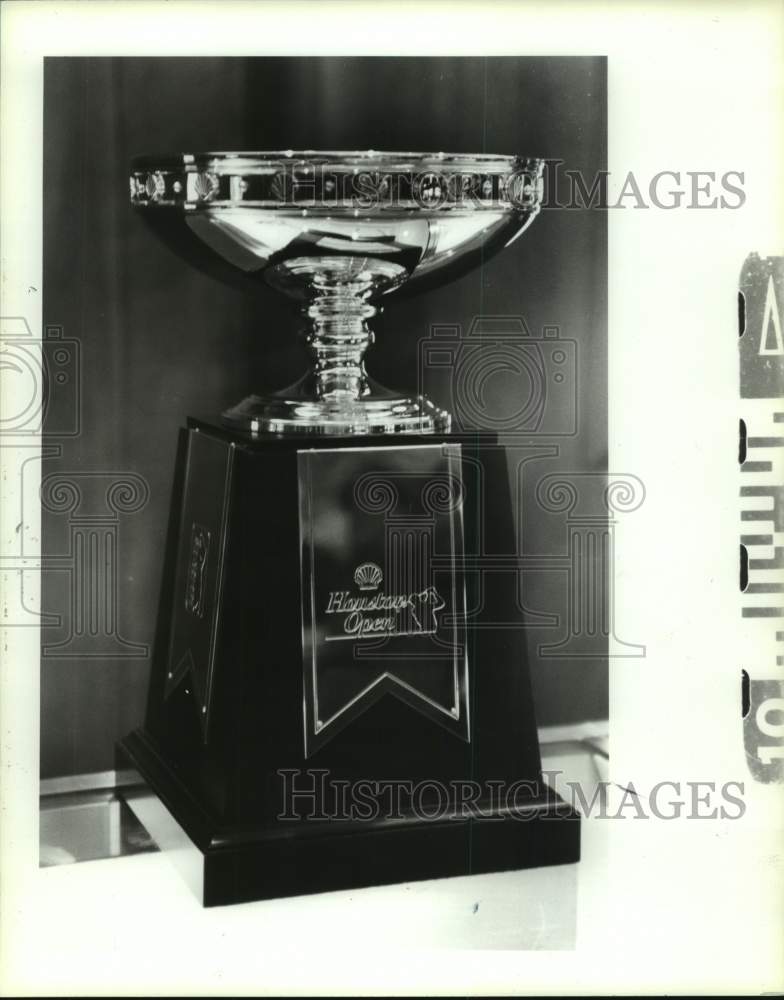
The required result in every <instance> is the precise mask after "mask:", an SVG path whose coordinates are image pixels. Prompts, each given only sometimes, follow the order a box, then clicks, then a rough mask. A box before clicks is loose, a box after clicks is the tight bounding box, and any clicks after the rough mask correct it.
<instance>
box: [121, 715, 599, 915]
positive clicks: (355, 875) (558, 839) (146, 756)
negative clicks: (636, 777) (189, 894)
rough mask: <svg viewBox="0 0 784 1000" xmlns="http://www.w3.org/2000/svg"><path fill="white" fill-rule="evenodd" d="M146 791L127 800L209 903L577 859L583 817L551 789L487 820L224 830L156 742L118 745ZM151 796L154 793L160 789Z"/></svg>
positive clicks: (130, 740)
mask: <svg viewBox="0 0 784 1000" xmlns="http://www.w3.org/2000/svg"><path fill="white" fill-rule="evenodd" d="M118 751H119V757H120V762H121V763H122V766H124V767H127V766H128V765H129V764H130V765H131V766H133V767H135V768H136V769H137V770H138V772H139V774H140V775H141V776H142V777H143V778H144V780H145V781H146V783H147V785H148V788H149V789H150V790H149V791H146V792H139V791H138V790H133V791H132V792H130V793H129V795H128V798H127V801H128V804H129V806H130V807H131V809H132V810H133V811H134V813H135V814H136V816H137V818H138V819H139V820H140V821H141V822H142V823H143V824H144V826H145V827H146V828H147V830H148V832H149V833H150V835H151V836H152V838H153V839H154V840H155V841H156V843H157V844H158V846H159V847H160V848H161V850H163V851H164V852H167V853H169V855H170V857H171V860H172V861H173V862H174V864H175V865H176V866H177V867H178V868H179V869H180V872H181V874H182V875H183V876H184V877H185V879H186V881H187V882H188V883H189V884H190V886H191V888H192V889H193V891H194V893H195V894H196V896H197V898H198V899H199V901H200V902H201V903H202V904H203V905H204V906H221V905H225V904H229V903H239V902H248V901H251V900H257V899H270V898H275V897H281V896H296V895H302V894H306V893H317V892H330V891H335V890H341V889H356V888H360V887H364V886H374V885H388V884H393V883H400V882H413V881H420V880H424V879H438V878H449V877H454V876H461V875H475V874H481V873H486V872H496V871H509V870H513V869H521V868H531V867H537V866H542V865H559V864H569V863H573V862H576V861H579V859H580V818H579V815H578V814H577V813H576V812H575V811H574V810H573V809H572V808H571V807H570V806H568V805H567V804H566V803H565V802H564V801H563V800H562V799H560V798H559V796H558V795H556V793H555V792H553V791H552V790H551V789H549V788H547V786H546V785H544V784H543V783H541V784H540V785H539V789H538V793H537V794H534V795H532V796H531V797H530V798H529V799H527V800H526V801H525V802H524V803H523V804H519V805H517V806H516V807H515V809H514V810H513V811H505V812H500V811H497V812H495V814H494V815H492V816H486V815H483V816H482V817H481V818H471V817H467V818H451V817H444V818H439V819H433V820H428V819H422V818H405V819H399V818H395V819H392V820H384V819H382V820H377V821H373V822H360V821H342V820H341V821H338V820H314V821H308V820H298V821H278V822H270V823H268V824H266V825H260V826H250V827H240V826H235V827H224V826H221V825H220V824H219V822H217V821H216V820H215V819H214V818H213V817H211V816H210V815H209V814H208V813H207V812H205V811H204V809H203V807H202V806H201V805H200V803H198V802H197V801H196V800H195V799H194V797H193V796H192V795H191V793H190V792H189V791H188V789H187V787H186V786H185V785H184V784H183V783H182V782H181V781H180V780H179V778H178V776H177V775H176V773H175V772H174V771H173V770H172V769H171V767H170V766H169V765H168V764H167V762H166V760H165V759H164V757H163V756H162V755H161V753H160V752H159V750H158V748H157V747H156V745H155V743H154V741H153V740H152V739H151V737H150V736H149V735H148V734H147V733H145V732H144V730H136V731H135V732H133V733H131V734H130V736H128V737H127V738H126V739H125V740H123V741H122V742H121V743H120V744H119V747H118ZM153 789H154V791H153Z"/></svg>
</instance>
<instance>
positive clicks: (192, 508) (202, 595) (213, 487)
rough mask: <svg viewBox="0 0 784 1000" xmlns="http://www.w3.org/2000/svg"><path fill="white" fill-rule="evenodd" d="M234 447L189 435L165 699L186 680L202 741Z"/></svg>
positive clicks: (208, 702) (207, 718) (206, 721)
mask: <svg viewBox="0 0 784 1000" xmlns="http://www.w3.org/2000/svg"><path fill="white" fill-rule="evenodd" d="M233 455H234V448H233V446H232V445H229V444H227V443H226V442H225V441H221V440H220V439H219V438H214V437H211V436H210V435H208V434H201V433H199V432H197V431H191V432H190V436H189V440H188V457H187V465H186V473H185V492H184V496H183V504H182V515H181V516H182V521H181V525H180V538H179V546H178V550H177V569H176V578H175V589H174V595H175V596H174V607H173V608H172V626H171V638H170V645H169V662H168V668H167V673H166V684H165V687H164V697H165V698H168V697H170V696H171V695H172V693H173V692H174V691H175V689H176V688H177V687H179V685H180V684H181V683H183V682H184V681H185V679H186V678H187V679H188V685H187V686H188V689H189V690H190V691H191V693H192V695H193V698H194V699H195V702H196V710H197V712H198V715H199V721H200V723H201V729H202V737H203V739H204V741H205V742H206V741H207V734H208V728H209V722H210V708H211V695H212V680H213V668H214V663H215V650H216V645H217V641H218V630H219V627H220V601H221V591H222V586H223V550H224V546H225V540H226V531H227V527H228V519H229V506H230V504H229V497H230V490H231V474H232V461H233Z"/></svg>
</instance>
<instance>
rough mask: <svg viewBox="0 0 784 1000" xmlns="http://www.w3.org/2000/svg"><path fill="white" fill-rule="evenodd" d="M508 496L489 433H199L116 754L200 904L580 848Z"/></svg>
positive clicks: (197, 423)
mask: <svg viewBox="0 0 784 1000" xmlns="http://www.w3.org/2000/svg"><path fill="white" fill-rule="evenodd" d="M510 501H511V498H510V491H509V470H508V462H507V456H506V453H505V450H504V448H502V447H500V446H499V445H498V443H497V442H495V441H493V440H483V441H481V442H477V441H476V440H475V439H472V438H471V436H469V435H465V436H459V435H451V434H443V435H436V434H431V435H421V436H419V437H417V436H414V435H409V436H406V437H405V440H404V441H398V440H396V439H395V438H394V437H385V436H382V435H379V436H376V437H371V436H364V437H363V436H345V437H336V436H332V437H308V436H300V437H298V436H293V435H291V436H290V435H286V434H283V435H279V436H273V435H266V436H265V435H259V436H257V437H253V436H252V435H249V434H245V435H242V434H239V433H238V432H236V431H230V430H227V429H226V428H225V427H222V426H219V425H217V424H216V423H214V422H212V421H201V420H191V421H190V422H189V427H188V429H187V430H186V431H184V432H183V435H182V440H181V448H180V452H179V461H178V466H177V474H176V485H175V487H174V497H173V504H172V517H171V522H170V528H169V543H168V546H167V553H166V560H165V565H164V573H163V585H162V593H161V603H160V611H159V620H158V629H157V634H156V640H155V647H154V656H153V663H152V670H151V678H150V691H149V698H148V704H147V714H146V718H145V724H144V728H143V729H140V730H136V731H135V732H134V733H132V734H131V735H130V736H128V737H127V738H126V739H125V740H124V741H123V742H122V743H121V744H120V750H121V752H122V753H123V754H124V755H126V756H127V757H129V758H130V763H131V764H132V766H133V767H135V768H136V770H138V771H139V773H140V774H141V776H142V777H143V778H144V779H145V781H146V782H147V785H148V787H149V789H150V794H149V795H145V796H141V797H136V800H135V801H132V802H131V803H130V804H131V805H132V807H133V808H134V810H135V811H136V813H137V815H138V816H139V818H140V819H141V821H142V822H143V823H144V825H145V826H147V828H148V830H149V832H150V833H151V835H152V836H153V838H154V839H155V840H156V841H157V842H158V844H159V846H161V847H162V848H164V849H167V848H168V847H171V848H172V850H171V856H172V859H173V860H174V861H175V862H177V863H178V864H180V866H181V868H182V869H183V870H184V871H185V873H186V875H187V876H188V880H189V881H190V882H191V884H192V885H194V888H195V889H196V892H197V895H198V897H199V898H200V899H201V900H202V902H203V903H204V904H205V905H217V904H223V903H232V902H242V901H248V900H251V899H261V898H267V897H272V896H285V895H293V894H297V893H306V892H324V891H328V890H336V889H347V888H354V887H358V886H368V885H379V884H385V883H393V882H401V881H405V882H407V881H414V880H420V879H433V878H444V877H447V876H456V875H468V874H471V873H475V872H476V873H478V872H489V871H499V870H507V869H513V868H529V867H534V866H538V865H551V864H564V863H569V862H574V861H577V860H578V858H579V849H580V820H579V816H578V815H577V814H576V813H575V811H574V810H573V809H571V808H569V807H567V806H565V805H564V803H563V802H561V801H560V800H559V799H558V798H557V796H556V795H555V794H554V793H553V792H551V791H550V790H548V789H547V787H546V786H545V785H544V783H543V781H542V774H541V758H540V754H539V745H538V739H537V731H536V723H535V719H534V712H533V699H532V695H531V687H530V681H529V676H528V667H527V651H526V642H525V631H524V624H525V623H524V622H523V621H522V618H521V612H520V606H519V603H518V586H519V580H518V576H519V570H518V568H517V564H516V560H515V552H516V540H515V530H514V519H513V516H512V506H511V502H510ZM499 557H500V558H499ZM392 796H394V798H392Z"/></svg>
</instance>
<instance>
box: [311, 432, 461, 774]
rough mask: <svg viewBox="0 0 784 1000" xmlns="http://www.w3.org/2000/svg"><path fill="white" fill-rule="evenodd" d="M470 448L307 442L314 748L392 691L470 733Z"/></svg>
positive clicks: (458, 731) (451, 727)
mask: <svg viewBox="0 0 784 1000" xmlns="http://www.w3.org/2000/svg"><path fill="white" fill-rule="evenodd" d="M460 456H461V451H460V445H459V444H446V445H444V444H434V445H421V446H417V445H414V446H407V447H399V446H398V447H378V448H357V449H354V448H341V449H318V450H303V451H300V452H299V453H298V469H299V497H300V539H301V549H302V552H301V554H302V622H303V637H302V648H303V679H304V694H305V699H304V726H305V755H306V756H308V757H309V756H311V755H312V754H313V753H315V752H316V751H317V750H318V749H319V748H320V747H321V746H323V745H324V744H325V743H326V742H328V741H329V740H330V739H331V738H332V737H333V736H334V735H336V734H337V733H338V732H339V731H340V730H341V729H343V728H344V727H345V726H347V725H348V724H349V723H350V722H351V721H352V720H353V719H355V718H356V717H357V716H358V715H359V714H360V713H362V712H364V711H365V710H366V709H367V708H368V707H369V706H370V705H371V704H373V703H374V702H375V701H377V700H378V699H379V698H381V697H382V696H383V695H385V694H387V693H389V694H392V695H395V696H396V697H398V698H400V699H401V700H402V701H404V702H406V703H407V704H408V705H410V706H411V707H412V708H413V709H415V710H417V711H419V712H421V713H423V714H424V715H426V716H427V717H428V718H430V719H432V720H433V721H434V722H437V723H439V724H440V725H442V726H445V727H446V728H447V729H449V730H450V731H451V732H453V733H454V734H455V735H456V736H457V737H459V738H460V739H463V740H466V741H468V740H469V738H470V735H469V732H470V731H469V707H468V696H467V692H468V662H467V651H466V642H465V589H464V580H463V569H462V560H463V491H462V480H461V462H460ZM403 738H404V735H403V734H401V739H403Z"/></svg>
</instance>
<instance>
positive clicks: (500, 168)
mask: <svg viewBox="0 0 784 1000" xmlns="http://www.w3.org/2000/svg"><path fill="white" fill-rule="evenodd" d="M302 161H305V162H309V163H312V164H313V165H316V166H319V165H329V166H332V167H337V168H341V167H345V168H346V169H353V168H354V167H355V166H356V165H361V166H362V167H364V168H365V169H367V168H369V167H372V166H377V167H380V168H383V169H385V170H393V171H395V170H397V171H401V172H404V171H409V172H410V171H411V170H412V169H413V170H415V169H417V168H421V169H439V168H440V169H442V170H448V169H450V168H451V169H453V170H456V169H458V168H461V169H463V170H468V169H471V167H472V166H473V167H474V168H475V170H476V172H479V173H488V174H504V173H513V172H515V171H517V170H539V169H541V167H542V166H543V165H544V163H545V160H544V158H542V157H536V156H523V155H522V154H498V153H447V152H416V151H412V150H377V149H366V150H326V149H278V150H214V151H209V150H208V151H203V152H178V153H172V152H168V153H166V152H162V153H142V154H139V155H137V156H134V157H132V159H131V169H132V170H150V171H155V170H186V171H188V170H191V171H196V170H210V171H212V172H214V173H219V174H220V173H233V172H236V171H238V170H243V171H245V172H253V171H254V170H256V171H260V172H266V171H267V170H271V169H277V170H279V169H280V168H281V167H282V166H284V165H285V164H287V163H290V164H292V165H293V164H296V163H298V162H302Z"/></svg>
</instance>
